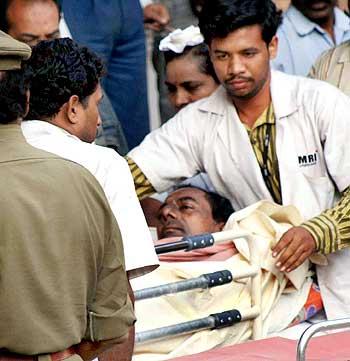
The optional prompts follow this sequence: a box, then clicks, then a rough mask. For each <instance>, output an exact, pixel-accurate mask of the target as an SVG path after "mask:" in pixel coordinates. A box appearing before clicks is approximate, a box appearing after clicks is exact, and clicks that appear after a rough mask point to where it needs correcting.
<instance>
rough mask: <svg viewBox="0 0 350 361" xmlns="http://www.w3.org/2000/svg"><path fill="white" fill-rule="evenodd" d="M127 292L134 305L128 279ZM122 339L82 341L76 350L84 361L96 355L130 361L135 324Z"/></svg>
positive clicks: (103, 360) (113, 360)
mask: <svg viewBox="0 0 350 361" xmlns="http://www.w3.org/2000/svg"><path fill="white" fill-rule="evenodd" d="M128 293H129V297H130V299H131V302H132V304H133V306H134V304H135V297H134V292H133V290H132V288H131V285H130V282H129V281H128ZM123 339H124V338H118V339H112V340H108V341H102V342H89V341H83V342H82V343H80V344H79V345H78V346H76V351H77V353H78V354H79V355H80V357H81V358H82V359H83V360H84V361H88V360H93V359H94V358H96V357H98V358H99V360H100V361H130V360H131V358H132V354H133V352H134V343H135V326H133V327H131V328H130V330H129V335H128V337H127V339H126V340H125V341H124V340H123ZM106 351H107V352H106ZM102 353H103V354H102ZM101 354H102V355H101Z"/></svg>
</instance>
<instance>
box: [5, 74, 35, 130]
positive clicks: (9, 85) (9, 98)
mask: <svg viewBox="0 0 350 361" xmlns="http://www.w3.org/2000/svg"><path fill="white" fill-rule="evenodd" d="M27 75H29V74H27ZM29 81H30V79H29V78H25V77H24V76H23V73H22V71H21V70H11V71H4V72H1V73H0V124H9V123H14V122H15V121H17V120H18V119H21V118H23V117H24V116H25V113H26V109H27V102H28V99H27V96H28V94H27V91H28V89H29Z"/></svg>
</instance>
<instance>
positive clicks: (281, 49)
mask: <svg viewBox="0 0 350 361" xmlns="http://www.w3.org/2000/svg"><path fill="white" fill-rule="evenodd" d="M334 15H335V24H334V36H335V44H334V41H333V39H332V38H331V36H330V35H329V34H328V33H327V32H326V31H325V30H324V29H322V28H321V27H320V26H319V25H317V24H316V23H314V22H312V21H310V20H309V19H308V18H307V17H305V16H304V15H303V14H302V13H301V12H300V11H299V10H297V9H296V8H295V7H294V6H290V7H289V9H288V10H287V11H286V13H285V15H284V17H283V23H282V25H281V26H280V27H279V29H278V31H277V36H278V53H277V57H276V59H274V60H273V61H272V67H273V68H274V69H276V70H281V71H284V72H286V73H289V74H295V75H304V76H306V75H307V74H308V73H309V70H310V68H311V66H312V65H313V64H314V63H315V61H316V59H317V58H318V57H319V56H320V55H321V54H322V53H323V52H324V51H326V50H328V49H330V48H333V47H334V46H335V45H338V44H340V43H342V42H344V41H346V40H349V39H350V20H349V17H348V16H347V15H345V14H344V13H343V12H342V11H341V10H340V9H339V8H337V7H336V8H334Z"/></svg>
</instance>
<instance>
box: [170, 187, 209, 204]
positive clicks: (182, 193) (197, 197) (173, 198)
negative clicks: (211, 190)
mask: <svg viewBox="0 0 350 361" xmlns="http://www.w3.org/2000/svg"><path fill="white" fill-rule="evenodd" d="M184 198H187V199H188V198H192V199H193V200H194V201H195V202H197V203H203V202H205V203H208V204H209V202H208V200H207V198H206V193H205V192H204V191H202V190H200V189H197V188H181V189H178V190H176V191H174V192H173V193H171V194H170V195H169V196H168V198H167V199H166V200H165V203H166V204H170V203H173V202H179V201H181V200H182V199H184Z"/></svg>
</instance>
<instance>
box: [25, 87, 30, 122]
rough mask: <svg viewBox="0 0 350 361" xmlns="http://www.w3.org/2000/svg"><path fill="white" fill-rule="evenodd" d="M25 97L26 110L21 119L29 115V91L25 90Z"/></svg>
mask: <svg viewBox="0 0 350 361" xmlns="http://www.w3.org/2000/svg"><path fill="white" fill-rule="evenodd" d="M26 97H27V101H26V108H25V110H24V114H23V119H24V118H25V117H26V116H27V115H28V113H29V102H30V91H29V90H26Z"/></svg>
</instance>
